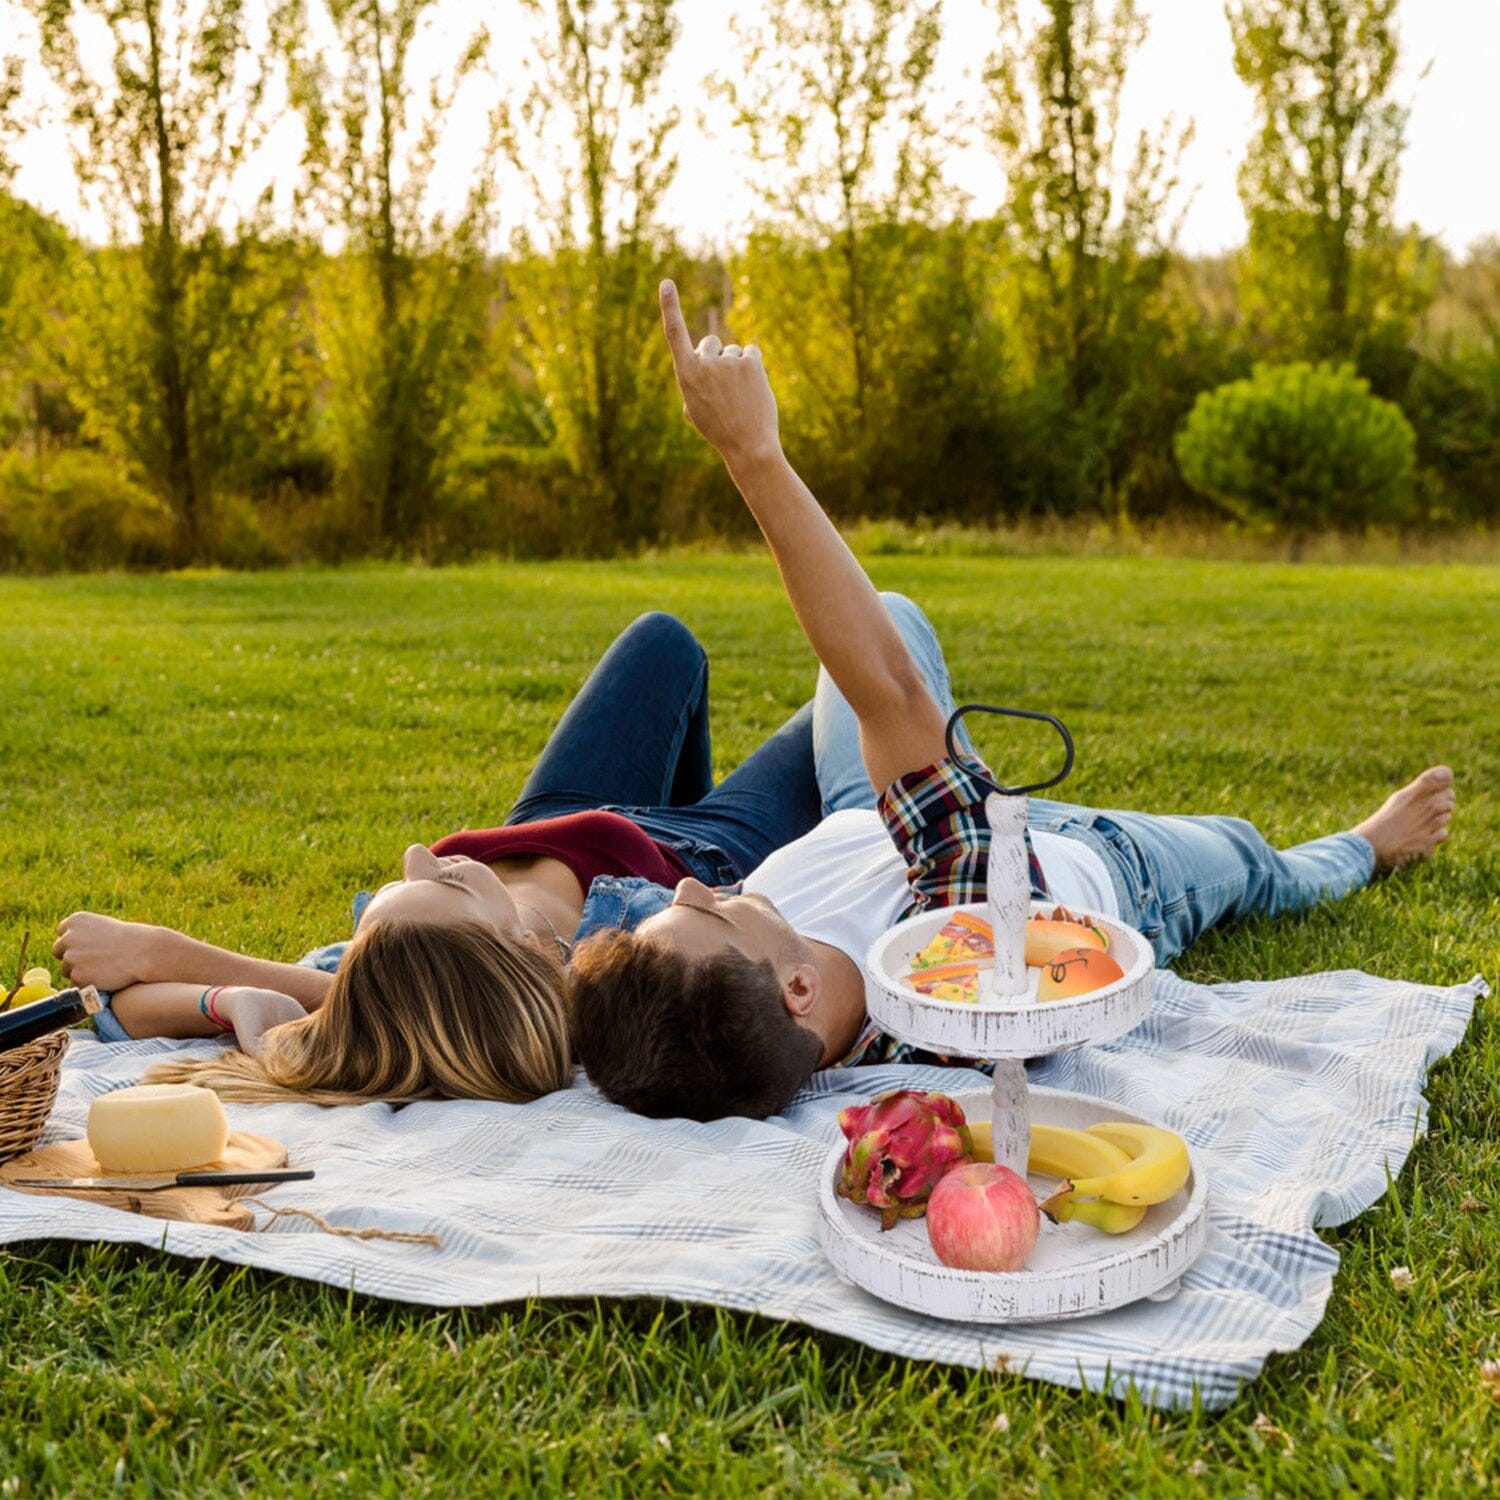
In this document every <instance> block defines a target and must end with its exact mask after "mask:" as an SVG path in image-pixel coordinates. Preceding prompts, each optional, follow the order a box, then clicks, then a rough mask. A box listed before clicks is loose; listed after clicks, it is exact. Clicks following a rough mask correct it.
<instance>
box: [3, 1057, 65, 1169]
mask: <svg viewBox="0 0 1500 1500" xmlns="http://www.w3.org/2000/svg"><path fill="white" fill-rule="evenodd" d="M68 1036H69V1033H68V1032H67V1031H66V1030H63V1031H54V1032H51V1033H50V1034H49V1035H47V1036H43V1037H38V1038H37V1039H36V1041H34V1042H27V1044H26V1045H25V1046H24V1047H14V1048H12V1049H11V1050H10V1051H9V1052H0V1161H7V1160H8V1159H9V1158H10V1157H12V1156H20V1155H21V1153H22V1152H23V1151H30V1150H31V1148H32V1147H33V1146H34V1145H36V1143H37V1141H38V1140H40V1139H41V1134H42V1128H43V1126H45V1125H46V1123H47V1116H48V1115H49V1114H51V1113H52V1105H53V1103H54V1102H55V1101H56V1099H57V1086H58V1084H59V1083H60V1082H61V1081H62V1060H63V1054H64V1053H65V1052H67V1050H68Z"/></svg>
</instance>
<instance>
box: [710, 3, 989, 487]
mask: <svg viewBox="0 0 1500 1500" xmlns="http://www.w3.org/2000/svg"><path fill="white" fill-rule="evenodd" d="M940 40H941V30H940V7H939V5H938V3H937V0H768V3H767V5H766V7H765V14H764V19H763V21H762V22H761V23H759V24H756V25H754V26H752V27H746V28H741V30H740V33H739V42H740V50H741V52H742V54H743V61H742V63H741V64H740V65H739V66H738V67H737V68H736V70H735V72H734V74H733V75H732V76H731V77H728V78H726V79H724V80H723V81H722V82H721V83H720V85H719V87H720V89H721V90H722V92H723V93H724V95H725V96H726V97H727V99H728V100H729V102H730V104H731V106H732V107H733V109H734V115H735V122H736V125H737V126H738V127H739V129H740V130H741V131H742V133H743V136H744V139H745V142H746V145H747V148H748V154H749V156H750V159H751V162H752V164H753V167H754V176H753V184H754V188H755V191H756V194H757V196H758V198H759V201H760V213H759V223H758V225H757V228H756V230H755V232H754V233H753V234H752V236H751V240H750V243H749V245H748V246H747V248H746V250H745V252H744V253H743V254H742V255H741V256H740V257H739V259H738V264H737V266H736V268H735V270H736V276H735V284H734V307H733V310H732V313H731V321H732V326H733V330H734V332H735V334H736V335H737V336H743V337H746V338H754V339H756V340H758V341H760V342H761V343H763V344H764V345H765V346H766V349H767V353H768V355H769V356H770V357H772V358H773V359H774V360H775V362H776V366H777V369H778V372H779V373H780V379H779V383H778V390H779V391H780V392H781V393H783V394H782V402H783V406H784V408H785V411H786V420H787V426H788V428H789V429H790V430H791V431H793V432H794V433H795V434H796V435H797V437H798V439H799V440H800V441H801V442H802V443H804V444H805V445H806V446H807V447H808V448H809V449H810V453H811V456H810V460H809V461H810V463H811V465H812V467H813V470H814V471H815V472H816V474H817V477H818V479H819V483H820V490H821V491H823V492H824V495H825V499H826V500H827V501H828V502H829V503H831V504H834V505H836V506H838V507H839V508H841V509H844V510H846V511H850V512H855V513H858V512H862V511H865V510H866V509H869V508H871V506H872V504H874V505H875V506H876V508H883V503H882V501H881V499H880V497H876V496H874V495H873V490H874V489H875V488H876V487H877V486H878V485H879V480H880V475H881V473H882V471H883V470H884V469H885V467H886V463H885V461H884V455H885V453H887V452H888V451H889V449H890V448H891V447H892V446H893V445H894V446H900V445H902V444H904V443H908V442H909V441H911V440H913V439H914V438H915V435H914V434H912V433H911V432H909V431H908V430H907V427H908V423H907V420H906V419H907V417H908V416H909V415H910V407H909V406H908V404H907V403H906V402H904V401H903V399H902V396H903V391H902V379H901V377H902V367H903V365H907V366H909V367H910V368H912V369H913V370H914V369H915V368H916V366H917V365H919V364H925V363H926V360H925V359H924V354H927V353H932V352H934V350H935V348H936V346H937V345H939V344H941V345H944V346H945V355H944V357H945V358H951V357H952V355H953V353H954V350H953V345H952V342H951V341H949V339H948V335H949V334H950V332H952V331H953V330H954V329H956V328H957V327H959V326H960V324H961V323H962V321H963V319H962V314H961V313H960V312H959V311H958V310H957V309H953V308H944V307H943V305H942V302H941V299H938V300H937V301H936V302H934V301H933V300H932V299H931V298H930V297H927V296H924V295H923V292H924V288H925V287H927V286H928V285H929V283H930V279H931V278H930V276H928V275H926V274H924V272H926V271H930V270H931V268H932V266H933V265H934V264H941V263H942V262H943V256H940V255H938V252H937V250H936V249H935V246H934V235H933V234H932V231H933V228H934V225H935V223H936V221H937V219H938V217H939V214H940V211H941V209H942V207H943V205H944V201H945V200H944V195H943V191H942V187H941V181H940V176H939V170H938V167H939V160H940V156H941V141H940V135H939V129H938V126H937V124H936V122H935V121H934V119H933V117H932V115H931V112H930V109H929V96H928V90H929V86H930V82H931V78H932V71H933V67H934V65H935V63H936V61H937V50H938V45H939V42H940ZM953 253H959V254H961V253H962V246H961V245H959V244H958V243H957V242H955V243H954V244H951V245H949V246H947V247H946V252H945V254H953ZM934 257H937V258H936V260H934ZM962 285H963V283H962V279H961V278H960V279H959V280H958V281H955V282H954V287H955V288H961V287H962ZM934 319H936V321H934ZM924 440H925V441H926V442H928V443H930V444H931V445H932V446H934V447H936V446H940V445H941V442H942V434H941V433H934V432H928V433H927V434H926V435H925V439H924Z"/></svg>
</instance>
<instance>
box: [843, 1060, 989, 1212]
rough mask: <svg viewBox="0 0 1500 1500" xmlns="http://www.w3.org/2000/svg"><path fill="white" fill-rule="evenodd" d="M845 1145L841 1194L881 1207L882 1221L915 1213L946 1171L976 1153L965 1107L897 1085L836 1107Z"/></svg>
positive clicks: (924, 1208)
mask: <svg viewBox="0 0 1500 1500" xmlns="http://www.w3.org/2000/svg"><path fill="white" fill-rule="evenodd" d="M839 1128H840V1129H841V1130H843V1132H844V1137H845V1139H846V1140H847V1141H848V1142H849V1149H848V1150H847V1151H846V1152H845V1153H844V1175H843V1177H842V1178H841V1179H840V1180H839V1186H838V1191H839V1196H840V1197H841V1198H852V1199H853V1200H854V1202H856V1203H868V1204H869V1205H870V1206H871V1207H872V1208H878V1209H879V1210H880V1227H881V1228H882V1229H890V1228H891V1227H892V1226H893V1225H894V1224H895V1222H896V1220H897V1219H919V1218H921V1216H922V1215H923V1214H924V1213H926V1212H927V1197H928V1195H929V1194H930V1193H931V1192H932V1190H933V1188H935V1187H936V1186H937V1184H938V1181H939V1179H940V1178H941V1177H942V1176H943V1175H944V1173H946V1172H949V1171H951V1170H952V1169H953V1168H954V1167H960V1166H962V1165H963V1164H964V1163H965V1162H970V1161H973V1159H974V1141H973V1138H972V1137H971V1136H970V1134H969V1127H968V1126H967V1125H966V1124H965V1123H964V1112H963V1110H962V1109H960V1108H959V1106H958V1105H957V1104H955V1103H954V1102H953V1100H952V1099H950V1098H949V1097H948V1096H947V1095H946V1094H930V1093H928V1092H927V1091H926V1090H925V1089H895V1090H893V1091H892V1092H890V1093H888V1094H877V1095H876V1096H875V1097H874V1098H873V1099H872V1100H871V1101H870V1102H869V1103H868V1104H859V1105H852V1106H851V1107H850V1108H848V1109H845V1110H840V1112H839Z"/></svg>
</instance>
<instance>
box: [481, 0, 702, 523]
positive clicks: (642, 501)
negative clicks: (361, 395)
mask: <svg viewBox="0 0 1500 1500" xmlns="http://www.w3.org/2000/svg"><path fill="white" fill-rule="evenodd" d="M521 4H522V9H523V10H524V11H525V13H526V14H527V16H528V17H529V18H530V21H531V24H532V27H533V33H532V35H531V37H530V38H529V43H528V45H527V46H526V47H524V48H523V49H521V55H520V57H519V59H518V61H519V64H520V70H521V73H522V81H521V84H520V86H519V88H518V90H517V92H516V94H515V96H514V97H512V98H508V99H504V100H502V101H501V103H500V105H499V106H498V108H497V109H496V111H495V116H494V130H495V139H496V142H497V145H498V147H499V150H500V152H501V154H502V156H503V159H504V161H505V162H506V163H507V165H508V166H509V168H510V170H511V171H512V172H513V173H514V174H515V176H516V178H517V179H518V181H519V183H520V184H521V187H522V189H523V191H524V195H525V203H524V206H521V204H520V201H519V200H517V208H518V212H519V214H520V215H521V216H522V220H523V222H522V223H521V225H520V226H519V227H518V228H517V231H516V233H515V236H514V240H513V244H512V247H511V254H510V257H509V259H508V260H507V263H506V281H507V285H508V289H509V292H510V296H511V302H510V312H511V316H512V319H513V324H514V326H515V327H516V328H517V329H518V331H519V334H520V339H521V355H522V358H523V359H524V360H525V362H526V364H527V366H528V368H529V371H530V377H531V379H533V380H534V381H535V384H536V388H537V392H538V394H539V395H540V397H541V399H542V402H543V404H544V409H545V413H546V419H547V426H548V428H549V433H548V435H549V437H550V442H551V447H552V452H553V454H554V455H555V457H556V459H557V460H558V462H559V463H560V465H561V466H562V469H563V471H564V473H565V475H566V482H567V485H568V488H569V490H570V491H571V500H570V505H569V508H570V510H571V512H572V513H573V519H574V521H575V523H576V533H577V534H576V535H575V541H581V542H583V543H584V544H585V545H590V546H593V547H596V548H597V547H602V548H607V547H610V546H612V545H620V544H627V545H628V544H631V543H636V542H640V541H646V540H650V539H652V537H653V536H654V535H655V533H656V531H657V529H658V527H659V524H660V497H661V492H662V488H663V484H664V480H665V468H666V459H667V456H668V453H669V450H671V449H672V448H674V447H675V446H677V445H679V444H680V442H681V428H682V423H681V421H680V416H679V413H678V411H677V408H676V405H675V404H674V403H673V402H672V401H671V400H670V396H669V393H670V391H671V390H672V382H671V372H670V365H669V363H668V360H667V357H666V352H665V347H664V345H663V343H662V340H661V333H660V327H659V323H658V319H657V316H656V313H655V287H656V284H657V282H658V280H659V279H660V278H661V276H662V275H663V274H665V273H666V272H667V271H668V270H669V269H672V268H673V267H672V247H673V242H672V237H671V235H670V233H669V232H668V230H667V229H666V227H665V225H664V224H663V222H662V219H661V205H662V199H663V197H664V195H665V194H666V192H667V189H668V188H669V187H670V186H671V184H672V181H673V179H674V177H675V176H676V174H677V156H676V152H675V148H674V145H673V138H674V135H675V132H676V130H677V126H678V123H679V119H680V112H679V110H678V108H677V106H676V105H675V104H674V103H672V102H670V101H669V100H667V99H666V98H665V96H664V91H663V87H662V81H663V75H664V73H665V71H666V67H667V64H668V61H669V60H670V58H671V55H672V49H673V47H674V46H675V45H676V42H677V36H678V31H679V26H678V21H677V17H676V0H521Z"/></svg>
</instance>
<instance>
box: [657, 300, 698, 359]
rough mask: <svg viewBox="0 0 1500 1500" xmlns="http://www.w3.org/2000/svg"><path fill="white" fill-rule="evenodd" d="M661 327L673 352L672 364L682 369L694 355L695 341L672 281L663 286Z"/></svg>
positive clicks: (668, 346)
mask: <svg viewBox="0 0 1500 1500" xmlns="http://www.w3.org/2000/svg"><path fill="white" fill-rule="evenodd" d="M661 326H662V330H663V331H664V332H665V333H666V335H667V348H668V349H670V350H671V351H672V363H673V364H675V365H676V366H677V367H678V368H679V369H681V367H682V365H683V363H684V361H686V360H687V359H688V358H689V357H690V356H691V355H692V352H693V341H692V338H691V337H690V336H689V334H688V327H687V323H686V322H685V321H684V319H683V316H682V303H681V301H680V300H679V299H678V296H677V286H676V284H675V283H674V282H671V281H664V282H662V284H661Z"/></svg>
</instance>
